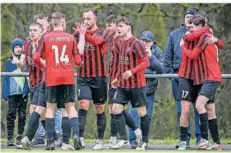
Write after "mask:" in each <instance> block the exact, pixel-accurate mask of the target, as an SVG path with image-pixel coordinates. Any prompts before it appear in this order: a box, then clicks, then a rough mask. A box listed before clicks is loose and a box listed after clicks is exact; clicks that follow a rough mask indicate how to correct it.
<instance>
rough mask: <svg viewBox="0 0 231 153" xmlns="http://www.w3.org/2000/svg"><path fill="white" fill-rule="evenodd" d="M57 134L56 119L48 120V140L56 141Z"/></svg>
mask: <svg viewBox="0 0 231 153" xmlns="http://www.w3.org/2000/svg"><path fill="white" fill-rule="evenodd" d="M54 133H55V119H54V118H46V134H47V139H48V140H49V139H54Z"/></svg>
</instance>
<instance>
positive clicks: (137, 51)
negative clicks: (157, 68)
mask: <svg viewBox="0 0 231 153" xmlns="http://www.w3.org/2000/svg"><path fill="white" fill-rule="evenodd" d="M149 65H150V63H149V59H148V57H147V54H146V51H145V48H144V46H143V45H142V43H141V42H140V40H139V39H137V38H136V37H134V36H132V37H131V38H129V39H128V40H126V41H124V42H122V44H121V49H120V51H119V70H118V72H117V74H116V78H117V79H118V80H119V81H120V87H121V88H127V89H134V88H141V87H144V86H146V79H145V74H144V70H145V68H147V67H149ZM128 70H130V71H131V72H132V74H133V75H132V76H131V77H130V78H129V79H127V80H124V79H122V75H123V73H124V72H126V71H128Z"/></svg>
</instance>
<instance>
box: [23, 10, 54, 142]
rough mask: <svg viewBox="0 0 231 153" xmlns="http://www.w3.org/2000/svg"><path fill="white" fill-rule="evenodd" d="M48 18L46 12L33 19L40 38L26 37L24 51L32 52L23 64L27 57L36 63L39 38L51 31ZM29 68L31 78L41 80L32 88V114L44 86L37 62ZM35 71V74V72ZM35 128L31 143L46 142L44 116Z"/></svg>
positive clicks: (40, 110) (40, 111)
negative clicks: (35, 57) (34, 57)
mask: <svg viewBox="0 0 231 153" xmlns="http://www.w3.org/2000/svg"><path fill="white" fill-rule="evenodd" d="M47 18H48V17H47V16H46V15H44V14H37V15H35V16H34V18H33V21H34V23H35V24H36V23H38V24H40V26H41V31H40V35H39V36H38V38H36V40H34V38H30V37H29V38H27V39H26V41H25V43H24V53H28V51H27V50H30V51H31V52H30V53H31V54H30V56H28V55H29V54H28V55H27V56H25V55H26V54H23V55H22V56H21V59H20V63H21V65H22V66H23V65H24V64H25V63H26V61H27V60H26V59H29V60H31V61H32V62H33V63H34V61H33V54H34V51H35V50H36V49H35V48H36V47H37V46H38V43H39V40H41V38H42V37H43V35H44V34H45V33H47V32H48V31H49V29H50V28H49V23H48V20H47ZM38 26H39V25H38ZM35 34H36V32H35V31H34V32H32V33H31V37H33V36H34V35H35ZM27 62H28V61H27ZM29 68H30V69H29V75H30V76H31V77H29V78H30V80H37V82H39V83H38V86H39V87H37V88H35V92H34V88H31V93H35V94H33V95H32V94H31V95H32V96H31V97H32V102H33V104H32V105H30V108H32V109H30V114H32V113H33V111H35V110H36V108H37V106H38V105H39V101H40V102H42V101H41V100H39V96H40V95H41V96H42V94H40V93H39V92H40V89H41V88H40V86H42V85H41V84H42V75H43V72H42V71H41V70H40V69H39V68H38V67H37V66H36V65H35V64H33V65H32V66H30V67H29ZM38 71H40V72H39V73H38ZM33 73H35V74H33ZM33 76H36V77H33ZM38 78H39V79H38ZM31 87H32V86H31ZM41 90H42V89H41ZM43 103H44V104H43V105H45V102H43ZM43 105H40V106H43ZM44 111H45V108H42V107H38V108H37V110H36V112H39V113H40V115H41V114H43V112H44ZM42 125H43V126H42ZM35 127H37V126H35ZM32 128H34V126H32ZM35 129H37V132H36V134H35V136H34V134H33V137H34V138H35V139H34V140H33V142H32V143H31V145H38V144H45V141H44V136H45V120H44V118H43V117H41V122H39V127H38V128H35ZM33 137H32V138H33Z"/></svg>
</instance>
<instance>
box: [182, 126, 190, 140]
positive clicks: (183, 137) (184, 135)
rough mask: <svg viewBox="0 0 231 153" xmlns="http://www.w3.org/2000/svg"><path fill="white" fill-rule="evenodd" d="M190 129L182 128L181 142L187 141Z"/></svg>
mask: <svg viewBox="0 0 231 153" xmlns="http://www.w3.org/2000/svg"><path fill="white" fill-rule="evenodd" d="M187 131H188V127H183V126H180V141H186V137H187Z"/></svg>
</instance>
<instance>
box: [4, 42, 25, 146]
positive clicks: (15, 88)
mask: <svg viewBox="0 0 231 153" xmlns="http://www.w3.org/2000/svg"><path fill="white" fill-rule="evenodd" d="M22 47H23V41H22V40H21V39H19V38H16V39H14V40H13V41H12V56H11V57H9V58H8V59H7V60H6V65H5V71H6V72H22V71H26V70H25V69H23V70H21V69H20V68H19V65H18V64H19V59H20V56H21V53H22ZM25 68H26V67H25ZM2 89H3V90H2V97H3V98H4V100H5V101H8V114H7V133H8V137H7V146H14V120H15V119H16V114H17V112H18V135H17V138H16V139H17V145H20V143H21V139H22V134H23V131H24V126H25V121H26V106H27V99H28V98H27V97H28V92H29V87H28V82H27V79H26V77H9V76H6V77H4V79H3V88H2Z"/></svg>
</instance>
